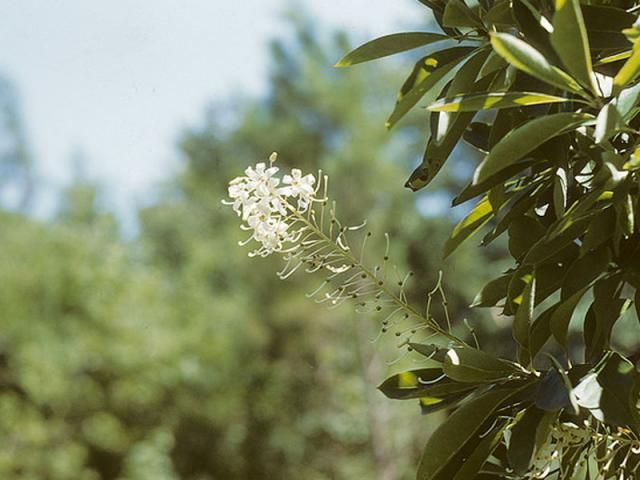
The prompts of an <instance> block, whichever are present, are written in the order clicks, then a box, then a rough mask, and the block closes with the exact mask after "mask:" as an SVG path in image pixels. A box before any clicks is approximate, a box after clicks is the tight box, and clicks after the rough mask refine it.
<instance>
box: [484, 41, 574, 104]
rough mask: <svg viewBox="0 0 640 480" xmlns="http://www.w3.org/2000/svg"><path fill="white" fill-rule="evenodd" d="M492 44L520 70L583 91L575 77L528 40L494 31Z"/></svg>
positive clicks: (555, 84)
mask: <svg viewBox="0 0 640 480" xmlns="http://www.w3.org/2000/svg"><path fill="white" fill-rule="evenodd" d="M491 45H492V46H493V49H494V50H495V51H496V52H497V53H498V54H499V55H500V56H502V57H503V58H504V59H505V60H506V61H507V62H509V63H510V64H511V65H513V66H514V67H516V68H517V69H518V70H522V71H523V72H525V73H528V74H529V75H531V76H532V77H536V78H538V79H540V80H542V81H544V82H546V83H548V84H550V85H553V86H556V87H558V88H561V89H563V90H571V91H574V92H578V93H580V92H582V91H583V89H582V87H581V86H580V84H579V83H578V82H577V81H576V80H575V79H573V78H571V76H569V75H568V74H567V73H565V72H563V71H562V70H560V69H559V68H557V67H555V66H553V65H551V64H550V63H549V62H548V60H547V59H546V58H545V56H544V55H542V54H541V53H540V52H539V51H537V50H536V49H535V48H533V47H532V46H531V45H529V44H527V42H525V41H523V40H520V39H519V38H516V37H514V36H513V35H510V34H508V33H492V34H491Z"/></svg>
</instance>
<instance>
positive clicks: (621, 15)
mask: <svg viewBox="0 0 640 480" xmlns="http://www.w3.org/2000/svg"><path fill="white" fill-rule="evenodd" d="M580 7H581V9H582V18H583V20H584V24H585V27H586V29H587V32H620V31H622V29H624V28H628V27H630V26H631V25H633V22H635V21H636V18H637V17H636V16H635V15H634V14H633V13H628V12H625V11H624V10H622V9H620V8H614V7H608V6H606V5H585V4H581V5H580Z"/></svg>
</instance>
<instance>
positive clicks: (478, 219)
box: [444, 197, 494, 257]
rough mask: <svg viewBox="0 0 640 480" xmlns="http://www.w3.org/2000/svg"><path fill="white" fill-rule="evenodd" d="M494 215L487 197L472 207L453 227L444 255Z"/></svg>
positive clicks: (447, 254) (448, 253) (449, 252)
mask: <svg viewBox="0 0 640 480" xmlns="http://www.w3.org/2000/svg"><path fill="white" fill-rule="evenodd" d="M493 215H494V212H493V207H492V206H491V203H490V202H489V199H488V198H487V197H485V198H483V199H482V200H480V202H478V204H477V205H476V206H475V207H473V210H471V212H469V214H468V215H467V216H466V217H465V218H463V219H462V220H461V221H460V222H459V223H458V224H457V225H456V226H455V228H454V229H453V232H452V233H451V236H450V237H449V239H448V240H447V242H446V243H445V245H444V257H447V256H449V255H450V254H451V253H452V252H453V251H454V250H455V249H456V248H457V247H458V246H459V245H460V244H461V243H462V242H463V241H464V240H466V239H467V238H469V237H470V236H471V235H473V234H474V233H475V232H477V231H478V230H479V229H480V228H482V226H483V225H484V224H485V223H487V222H488V221H489V220H490V219H491V218H492V217H493Z"/></svg>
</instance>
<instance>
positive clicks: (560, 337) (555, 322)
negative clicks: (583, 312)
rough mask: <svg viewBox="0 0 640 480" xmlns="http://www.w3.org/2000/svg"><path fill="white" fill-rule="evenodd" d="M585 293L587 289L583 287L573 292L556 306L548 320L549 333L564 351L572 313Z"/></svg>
mask: <svg viewBox="0 0 640 480" xmlns="http://www.w3.org/2000/svg"><path fill="white" fill-rule="evenodd" d="M586 291H587V287H584V288H582V289H580V290H578V291H576V292H573V293H572V294H571V295H570V296H568V297H567V298H566V299H565V300H564V301H562V302H561V303H560V304H559V305H558V307H557V308H556V309H555V310H554V312H553V314H552V315H551V318H550V319H549V328H550V329H551V333H553V337H554V338H555V339H556V341H557V342H558V343H559V344H560V345H562V346H563V347H564V348H565V349H566V348H567V335H568V332H569V324H570V323H571V318H572V316H573V312H574V310H575V309H576V307H577V306H578V303H579V302H580V300H581V299H582V297H583V296H584V294H585V293H586Z"/></svg>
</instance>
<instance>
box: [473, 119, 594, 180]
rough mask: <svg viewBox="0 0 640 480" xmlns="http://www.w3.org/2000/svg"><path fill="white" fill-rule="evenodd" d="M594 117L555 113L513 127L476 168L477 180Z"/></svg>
mask: <svg viewBox="0 0 640 480" xmlns="http://www.w3.org/2000/svg"><path fill="white" fill-rule="evenodd" d="M592 119H593V116H591V115H589V114H586V113H575V112H569V113H555V114H553V115H546V116H543V117H539V118H536V119H534V120H531V121H530V122H527V123H525V124H524V125H522V126H521V127H518V128H516V129H514V130H511V131H510V132H509V133H508V134H507V135H506V136H505V137H504V138H503V139H502V140H500V141H499V142H498V143H497V144H496V145H495V146H494V147H493V149H492V150H491V151H490V152H489V154H488V155H487V156H486V157H485V159H484V160H483V161H482V162H481V163H480V165H479V166H478V168H476V171H475V173H474V176H473V183H474V184H475V185H478V184H482V183H483V182H485V181H487V180H489V179H490V178H491V177H493V176H495V175H497V174H499V173H500V172H501V171H503V170H504V169H506V168H507V167H510V166H512V165H513V164H514V163H516V162H518V161H519V160H521V159H522V158H523V157H524V156H525V155H527V154H528V153H530V152H531V151H532V150H534V149H535V148H537V147H539V146H540V145H542V144H543V143H545V142H546V141H548V140H550V139H552V138H554V137H557V136H559V135H563V134H565V133H567V132H570V131H572V130H575V129H576V128H578V127H579V126H581V125H583V124H585V123H586V122H587V121H589V120H592Z"/></svg>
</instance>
